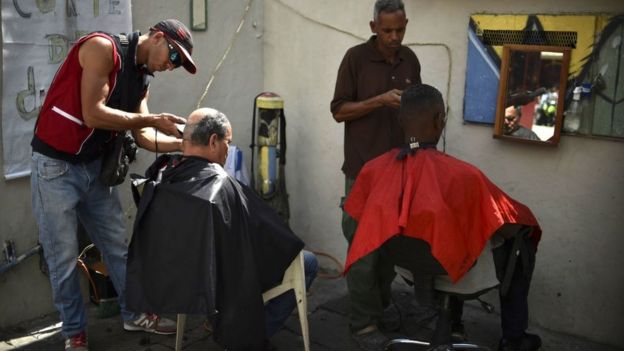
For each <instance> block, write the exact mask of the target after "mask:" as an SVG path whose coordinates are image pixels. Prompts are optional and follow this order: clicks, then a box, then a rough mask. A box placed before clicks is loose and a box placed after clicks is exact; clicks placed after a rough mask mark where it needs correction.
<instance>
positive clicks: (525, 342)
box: [498, 333, 542, 351]
mask: <svg viewBox="0 0 624 351" xmlns="http://www.w3.org/2000/svg"><path fill="white" fill-rule="evenodd" d="M540 347H542V339H541V338H540V337H539V336H538V335H535V334H529V333H524V335H523V336H522V337H521V338H519V339H516V340H511V339H510V340H507V339H501V340H500V342H499V344H498V351H538V350H539V349H540Z"/></svg>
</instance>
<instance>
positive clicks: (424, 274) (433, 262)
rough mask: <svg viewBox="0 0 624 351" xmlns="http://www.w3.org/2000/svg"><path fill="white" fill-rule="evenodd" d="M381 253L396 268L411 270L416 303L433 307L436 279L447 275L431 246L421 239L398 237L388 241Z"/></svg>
mask: <svg viewBox="0 0 624 351" xmlns="http://www.w3.org/2000/svg"><path fill="white" fill-rule="evenodd" d="M381 253H382V255H384V256H385V257H387V258H388V259H389V260H390V261H391V262H392V263H393V265H395V266H399V267H402V268H405V269H407V270H409V271H410V272H411V273H412V275H413V282H414V293H415V294H416V301H417V302H418V303H419V304H421V305H423V306H430V307H433V306H434V305H435V299H434V278H435V276H436V275H444V274H447V273H446V270H444V268H443V267H442V265H440V262H438V260H437V259H436V258H435V257H433V255H432V254H431V247H430V246H429V244H428V243H427V242H426V241H424V240H420V239H416V238H411V237H406V236H403V235H397V236H394V237H392V238H391V239H389V240H388V241H386V242H385V243H384V244H383V246H382V248H381Z"/></svg>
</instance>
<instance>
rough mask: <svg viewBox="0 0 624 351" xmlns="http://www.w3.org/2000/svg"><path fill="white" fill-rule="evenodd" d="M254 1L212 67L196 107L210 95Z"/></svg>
mask: <svg viewBox="0 0 624 351" xmlns="http://www.w3.org/2000/svg"><path fill="white" fill-rule="evenodd" d="M252 3H253V0H249V1H248V2H247V6H245V10H244V12H243V15H242V16H241V20H240V23H239V24H238V28H236V31H235V32H234V35H232V38H231V39H230V43H229V44H228V46H227V48H226V49H225V52H224V53H223V56H221V59H220V60H219V62H218V63H217V65H216V66H215V67H214V68H213V69H212V73H211V74H210V79H209V80H208V83H207V84H206V88H204V92H203V93H202V95H201V97H200V98H199V100H198V101H197V105H196V106H195V108H200V107H201V103H202V101H204V99H205V98H206V95H208V90H210V87H211V86H212V82H213V81H214V79H215V77H216V75H217V72H218V71H219V69H220V68H221V65H223V62H225V59H226V58H227V56H228V54H229V53H230V50H231V49H232V47H233V46H234V43H235V42H236V39H237V38H238V35H239V34H240V31H241V29H242V28H243V25H244V24H245V20H246V19H247V14H248V13H249V9H250V8H251V4H252Z"/></svg>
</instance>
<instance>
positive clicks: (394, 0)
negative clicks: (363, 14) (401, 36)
mask: <svg viewBox="0 0 624 351" xmlns="http://www.w3.org/2000/svg"><path fill="white" fill-rule="evenodd" d="M395 11H403V13H405V5H403V0H377V1H375V8H374V10H373V19H374V20H375V22H377V21H378V20H379V14H380V13H381V12H395Z"/></svg>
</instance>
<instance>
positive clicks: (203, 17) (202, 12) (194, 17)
mask: <svg viewBox="0 0 624 351" xmlns="http://www.w3.org/2000/svg"><path fill="white" fill-rule="evenodd" d="M206 29H208V0H191V30H206Z"/></svg>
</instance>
